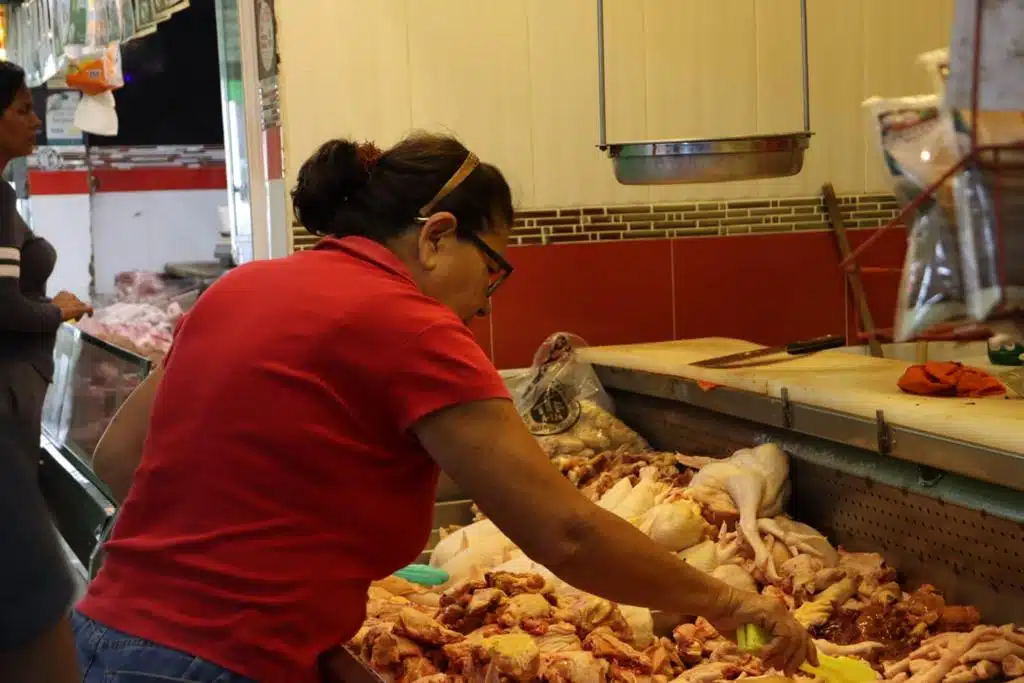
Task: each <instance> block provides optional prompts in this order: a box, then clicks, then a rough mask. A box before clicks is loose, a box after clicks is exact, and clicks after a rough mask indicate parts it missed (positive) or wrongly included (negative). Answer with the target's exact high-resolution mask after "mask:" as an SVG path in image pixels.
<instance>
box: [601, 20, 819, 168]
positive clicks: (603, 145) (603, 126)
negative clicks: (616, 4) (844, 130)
mask: <svg viewBox="0 0 1024 683" xmlns="http://www.w3.org/2000/svg"><path fill="white" fill-rule="evenodd" d="M597 116H598V126H599V132H598V135H599V138H600V139H599V141H598V143H597V146H598V147H599V148H600V149H606V148H607V147H608V130H607V124H606V122H605V105H604V0H597ZM804 118H806V114H805V115H804Z"/></svg>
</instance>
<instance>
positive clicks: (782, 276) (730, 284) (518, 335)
mask: <svg viewBox="0 0 1024 683" xmlns="http://www.w3.org/2000/svg"><path fill="white" fill-rule="evenodd" d="M873 232H874V231H872V230H858V231H852V232H851V233H850V238H851V242H852V244H853V246H854V248H856V246H857V245H859V244H861V243H862V242H863V241H864V240H865V239H867V237H868V236H869V235H871V234H872V233H873ZM904 249H905V236H904V234H903V232H902V231H901V230H893V231H890V232H888V233H886V234H885V235H883V236H882V238H881V239H880V241H879V242H877V243H876V244H875V245H874V246H873V247H872V248H871V250H870V251H869V252H868V253H867V254H866V255H865V256H864V258H863V260H862V264H863V265H871V266H887V267H889V266H895V267H899V266H900V265H902V261H903V254H904ZM509 260H510V261H511V262H512V263H513V265H514V266H515V268H516V271H515V273H514V274H513V276H512V277H511V278H510V279H509V280H508V281H507V282H506V283H505V285H503V287H502V289H501V290H499V291H498V292H497V293H496V295H495V298H494V310H493V312H492V315H491V317H490V319H488V320H482V321H479V322H477V323H476V324H475V325H474V331H475V332H476V333H477V336H478V338H479V339H480V342H481V344H482V345H483V346H484V348H486V349H488V350H489V351H490V352H491V354H492V357H493V359H494V361H495V364H496V365H497V366H498V367H499V368H514V367H523V366H526V365H529V364H530V360H531V358H532V356H533V352H534V350H535V349H536V348H537V346H538V345H539V344H540V343H541V342H542V341H543V340H544V339H545V338H546V337H547V336H548V335H549V334H551V333H552V332H558V331H569V332H574V333H576V334H578V335H580V336H581V337H583V338H584V339H586V340H587V342H588V343H590V344H592V345H604V344H626V343H633V342H649V341H663V340H669V339H687V338H695V337H708V336H722V337H734V338H740V339H748V340H750V341H754V342H759V343H762V344H781V343H786V342H789V341H794V340H797V339H804V338H808V337H815V336H820V335H824V334H835V333H842V332H844V331H845V332H847V334H851V335H852V334H853V331H854V330H856V327H857V325H858V324H859V321H858V320H857V316H856V311H855V307H854V306H853V304H852V301H851V302H850V303H849V304H848V302H847V288H846V286H845V283H844V278H843V274H842V272H841V271H840V270H839V257H838V254H837V251H836V247H835V242H834V238H833V236H832V234H831V233H828V232H792V233H776V234H766V235H742V236H734V237H697V238H685V239H677V240H649V241H635V242H630V241H623V242H607V243H587V244H563V245H550V246H526V247H515V248H512V249H511V250H510V252H509ZM863 277H864V281H865V286H866V289H867V290H868V299H869V302H870V305H871V309H872V315H873V316H874V318H875V324H876V326H878V327H889V326H891V325H892V317H893V307H894V306H895V301H896V288H897V284H898V281H899V276H898V274H895V273H892V274H890V273H881V274H866V275H864V276H863Z"/></svg>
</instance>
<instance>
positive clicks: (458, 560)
mask: <svg viewBox="0 0 1024 683" xmlns="http://www.w3.org/2000/svg"><path fill="white" fill-rule="evenodd" d="M514 550H515V545H514V544H513V543H512V541H510V540H509V539H508V538H507V537H506V536H505V535H504V534H502V535H499V536H488V537H486V538H483V539H481V540H480V541H478V542H475V543H473V544H472V545H470V546H469V547H468V548H466V549H465V550H463V551H462V552H459V553H457V554H456V555H455V556H454V557H452V558H451V559H450V560H448V561H447V562H445V563H444V564H443V565H441V569H443V570H444V571H446V572H448V582H447V584H446V585H451V584H453V583H457V582H459V581H463V580H465V579H470V578H475V577H476V576H479V575H482V574H483V573H484V572H486V571H487V570H489V569H490V568H491V567H494V566H497V565H499V564H501V563H503V562H505V561H506V560H507V559H508V557H509V555H510V554H511V553H512V552H514Z"/></svg>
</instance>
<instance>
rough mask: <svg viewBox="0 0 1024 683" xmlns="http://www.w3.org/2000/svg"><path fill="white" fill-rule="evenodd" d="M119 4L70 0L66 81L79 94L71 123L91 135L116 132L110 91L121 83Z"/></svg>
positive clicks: (110, 0)
mask: <svg viewBox="0 0 1024 683" xmlns="http://www.w3.org/2000/svg"><path fill="white" fill-rule="evenodd" d="M121 5H122V3H121V2H119V0H72V8H71V35H70V37H69V40H68V45H67V46H66V47H65V53H66V55H67V58H68V64H67V76H66V81H67V84H68V87H69V88H73V89H75V90H78V91H81V93H82V95H83V97H82V100H81V102H79V104H78V109H77V110H76V111H75V126H77V127H78V128H80V129H82V130H83V131H85V132H87V133H92V134H94V135H108V136H112V135H117V130H118V121H117V110H116V108H115V102H114V94H113V91H114V90H117V89H118V88H120V87H122V86H124V74H123V73H122V70H121V44H120V41H121V40H122V39H123V38H124V37H125V36H124V27H123V20H122V12H121Z"/></svg>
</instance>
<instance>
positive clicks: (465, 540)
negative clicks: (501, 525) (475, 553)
mask: <svg viewBox="0 0 1024 683" xmlns="http://www.w3.org/2000/svg"><path fill="white" fill-rule="evenodd" d="M493 538H499V539H504V543H505V545H507V546H510V547H511V546H513V545H514V544H513V543H512V541H511V540H510V539H509V538H508V537H507V536H505V534H503V533H501V531H500V530H499V529H498V527H497V526H496V525H495V524H494V522H492V521H491V520H489V519H482V520H480V521H479V522H473V523H472V524H470V525H468V526H464V527H462V528H461V529H456V530H455V531H453V532H452V533H450V534H448V535H447V536H445V537H444V538H442V539H441V540H440V541H438V543H437V545H436V546H434V550H433V551H432V552H431V554H430V566H431V567H443V566H444V565H445V564H447V563H448V562H449V561H450V560H451V559H452V558H454V557H455V556H456V555H458V554H459V553H461V552H463V551H465V550H468V549H469V548H470V547H471V546H475V545H477V544H481V543H484V542H488V541H489V539H493Z"/></svg>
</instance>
